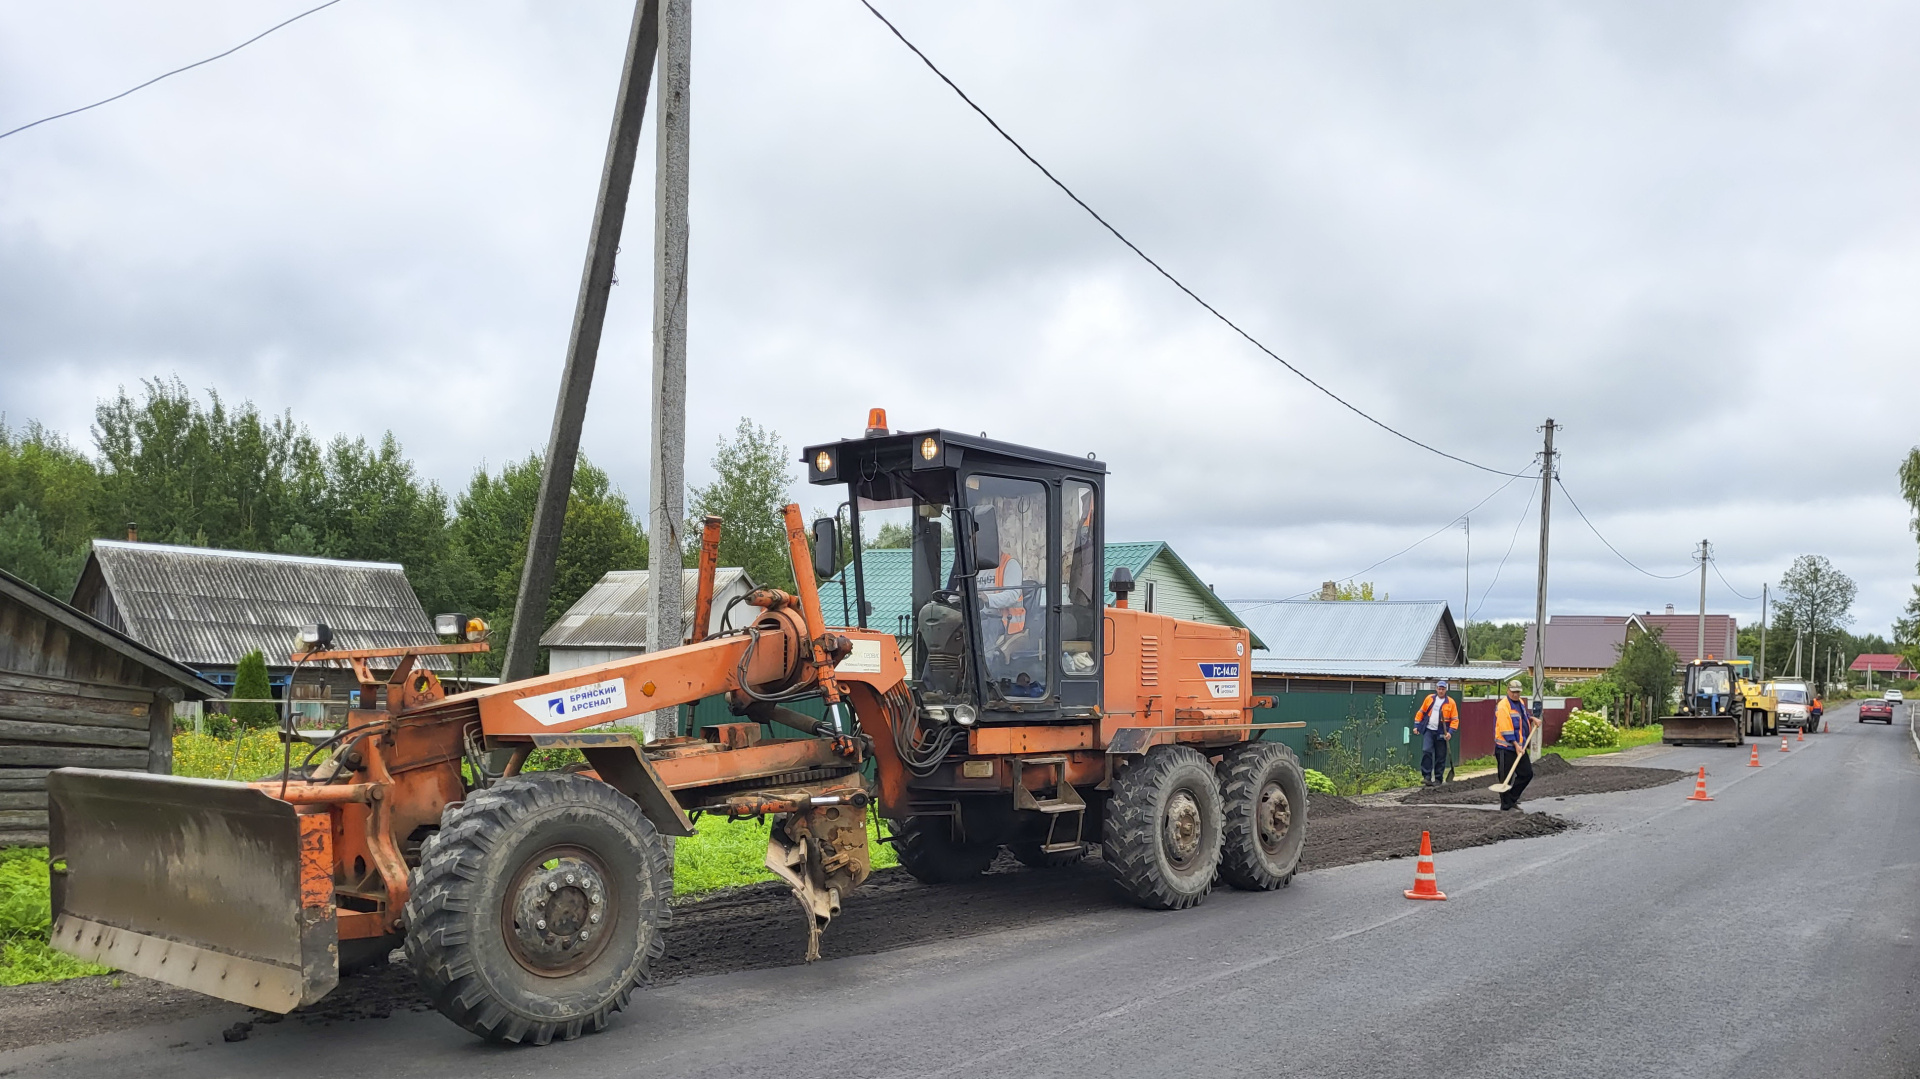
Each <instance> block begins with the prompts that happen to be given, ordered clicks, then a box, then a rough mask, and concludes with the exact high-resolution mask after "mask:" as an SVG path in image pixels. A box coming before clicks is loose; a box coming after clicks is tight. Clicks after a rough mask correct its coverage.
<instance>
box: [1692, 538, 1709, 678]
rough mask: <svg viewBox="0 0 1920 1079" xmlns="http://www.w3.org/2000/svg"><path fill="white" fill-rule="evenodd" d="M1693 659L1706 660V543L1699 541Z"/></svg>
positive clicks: (1696, 660)
mask: <svg viewBox="0 0 1920 1079" xmlns="http://www.w3.org/2000/svg"><path fill="white" fill-rule="evenodd" d="M1693 658H1694V661H1695V662H1696V663H1697V662H1699V661H1700V660H1703V659H1705V658H1707V541H1706V540H1701V541H1700V632H1699V636H1697V637H1695V638H1694V645H1693Z"/></svg>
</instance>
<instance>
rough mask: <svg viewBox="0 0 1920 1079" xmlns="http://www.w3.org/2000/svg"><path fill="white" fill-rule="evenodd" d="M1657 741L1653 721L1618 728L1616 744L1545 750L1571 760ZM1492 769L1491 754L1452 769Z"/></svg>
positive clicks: (1458, 770)
mask: <svg viewBox="0 0 1920 1079" xmlns="http://www.w3.org/2000/svg"><path fill="white" fill-rule="evenodd" d="M1659 741H1660V724H1658V723H1655V724H1654V725H1653V726H1651V727H1622V728H1620V744H1619V745H1617V746H1602V747H1599V748H1597V749H1574V748H1572V747H1570V746H1548V747H1547V750H1546V751H1547V752H1548V753H1557V754H1559V755H1560V757H1561V758H1563V759H1565V760H1573V759H1574V758H1576V757H1594V756H1599V755H1600V754H1603V753H1618V752H1620V751H1621V750H1623V749H1632V748H1633V747H1635V746H1651V745H1657V744H1659ZM1492 770H1493V758H1492V757H1491V756H1487V757H1475V758H1473V759H1472V760H1465V761H1461V762H1460V763H1459V764H1457V765H1455V766H1454V771H1455V772H1456V773H1458V774H1460V775H1466V774H1467V773H1469V772H1482V771H1488V772H1490V771H1492Z"/></svg>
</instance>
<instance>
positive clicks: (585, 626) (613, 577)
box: [540, 568, 825, 648]
mask: <svg viewBox="0 0 1920 1079" xmlns="http://www.w3.org/2000/svg"><path fill="white" fill-rule="evenodd" d="M651 579H652V575H651V574H650V573H648V571H646V570H643V569H616V570H610V571H608V573H607V575H606V576H604V577H602V578H600V579H599V580H598V581H596V582H595V583H594V586H593V587H592V588H589V589H587V592H586V594H585V595H583V596H581V597H580V598H579V599H578V600H576V601H574V604H573V606H571V607H568V608H567V613H565V614H563V615H561V616H560V620H559V621H558V622H555V623H554V624H553V625H552V627H550V628H549V629H548V630H547V631H546V632H545V633H543V634H541V635H540V647H542V648H645V647H646V645H647V595H648V593H650V592H651V591H652V589H651V588H650V587H649V586H648V583H647V582H648V581H649V580H651ZM742 581H744V582H745V584H746V586H747V587H748V588H749V589H751V588H752V587H753V580H752V578H750V577H748V576H747V571H746V570H743V569H736V568H727V569H718V570H715V571H714V575H713V591H714V594H715V595H724V594H725V593H726V591H727V590H728V589H729V588H731V587H733V586H734V585H735V584H737V583H740V582H742ZM699 584H700V571H699V570H692V569H688V570H681V571H680V594H681V596H682V597H684V600H685V602H684V604H683V606H682V615H681V625H682V626H683V627H685V626H691V625H692V624H693V603H694V600H695V599H696V598H697V597H696V596H695V595H694V593H695V590H696V589H697V588H698V587H699ZM821 602H822V604H823V605H825V597H824V596H823V597H822V599H821ZM739 623H740V619H739V617H738V616H737V614H736V617H735V619H734V624H735V625H739Z"/></svg>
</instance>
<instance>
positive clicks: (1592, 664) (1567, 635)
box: [1520, 615, 1627, 670]
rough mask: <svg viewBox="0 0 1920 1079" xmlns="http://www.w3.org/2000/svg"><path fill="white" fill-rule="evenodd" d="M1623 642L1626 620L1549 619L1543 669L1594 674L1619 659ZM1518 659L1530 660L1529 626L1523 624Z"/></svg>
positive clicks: (1530, 640) (1584, 617) (1530, 637)
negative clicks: (1525, 630)
mask: <svg viewBox="0 0 1920 1079" xmlns="http://www.w3.org/2000/svg"><path fill="white" fill-rule="evenodd" d="M1626 640H1627V620H1626V619H1625V618H1614V617H1612V616H1591V615H1573V616H1567V615H1550V616H1548V618H1547V648H1546V665H1547V666H1548V667H1550V668H1553V669H1555V670H1565V669H1575V670H1598V669H1601V668H1605V667H1611V666H1613V665H1614V663H1615V662H1617V661H1618V660H1619V659H1620V646H1621V645H1623V644H1625V643H1626ZM1520 655H1521V657H1522V658H1526V659H1530V658H1531V657H1532V656H1533V623H1531V622H1529V623H1527V637H1526V642H1525V643H1524V644H1523V645H1522V646H1521V649H1520Z"/></svg>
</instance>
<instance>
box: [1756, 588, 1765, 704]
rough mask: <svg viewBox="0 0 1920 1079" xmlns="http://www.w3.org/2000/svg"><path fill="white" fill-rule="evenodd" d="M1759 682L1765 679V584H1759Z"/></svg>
mask: <svg viewBox="0 0 1920 1079" xmlns="http://www.w3.org/2000/svg"><path fill="white" fill-rule="evenodd" d="M1757 669H1758V671H1759V672H1760V680H1761V681H1763V682H1764V681H1766V678H1767V584H1766V582H1765V581H1762V582H1760V662H1759V664H1758V665H1757Z"/></svg>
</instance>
